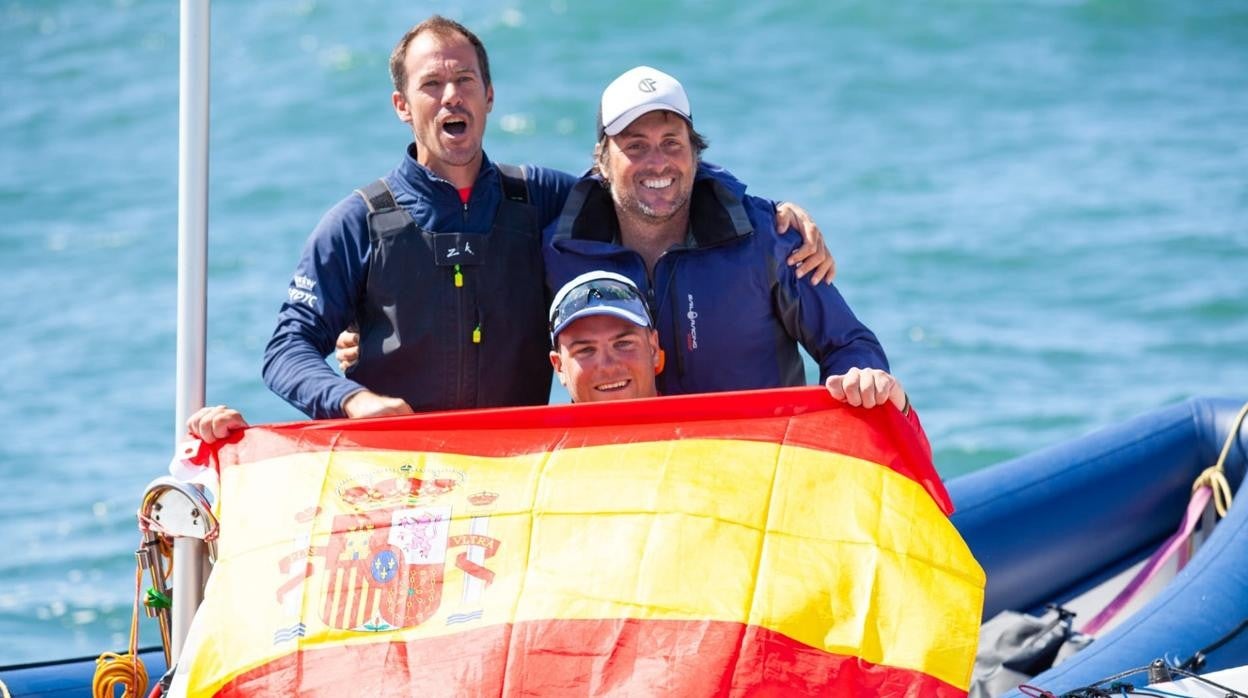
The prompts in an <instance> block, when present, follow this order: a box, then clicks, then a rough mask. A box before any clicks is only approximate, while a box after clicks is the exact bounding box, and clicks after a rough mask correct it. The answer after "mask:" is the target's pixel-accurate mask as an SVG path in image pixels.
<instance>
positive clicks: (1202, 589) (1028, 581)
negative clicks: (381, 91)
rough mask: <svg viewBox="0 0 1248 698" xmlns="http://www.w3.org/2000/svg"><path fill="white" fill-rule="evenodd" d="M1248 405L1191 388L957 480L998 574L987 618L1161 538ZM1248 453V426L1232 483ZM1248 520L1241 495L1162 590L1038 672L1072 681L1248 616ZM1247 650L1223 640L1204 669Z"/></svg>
mask: <svg viewBox="0 0 1248 698" xmlns="http://www.w3.org/2000/svg"><path fill="white" fill-rule="evenodd" d="M1242 405H1243V401H1242V400H1219V399H1200V398H1197V399H1191V400H1188V401H1186V402H1184V403H1182V404H1179V405H1174V406H1172V407H1168V408H1165V409H1162V410H1158V411H1156V412H1153V413H1150V414H1147V415H1144V416H1142V417H1138V418H1136V419H1133V420H1131V421H1129V422H1127V423H1125V424H1122V425H1120V426H1116V427H1112V428H1109V429H1105V430H1102V431H1099V432H1096V433H1094V434H1091V435H1089V436H1086V437H1084V438H1081V439H1077V440H1075V441H1071V442H1067V443H1064V444H1062V445H1059V446H1056V447H1053V448H1049V449H1046V450H1043V451H1039V452H1037V453H1034V454H1030V455H1028V456H1024V457H1022V458H1018V459H1015V460H1012V461H1008V462H1005V463H1002V464H1000V465H997V466H993V467H990V468H988V469H986V470H983V471H979V472H976V473H972V474H969V475H966V476H964V477H961V478H957V479H955V480H953V481H951V482H949V483H948V487H949V492H950V495H951V496H952V497H953V501H954V504H955V505H956V506H957V508H958V510H957V512H956V513H955V514H954V516H953V520H954V523H955V524H956V525H957V527H958V529H959V531H961V533H962V535H963V537H965V538H966V541H967V543H968V544H969V545H970V547H971V550H972V551H973V552H974V553H975V556H976V558H977V559H978V560H979V562H980V564H981V565H983V567H984V571H985V572H986V574H987V578H988V586H987V590H986V597H985V608H984V618H985V619H987V618H990V617H992V616H993V615H995V614H996V613H997V612H999V611H1001V610H1005V609H1013V610H1020V611H1033V612H1034V611H1035V610H1036V609H1038V608H1039V607H1042V606H1043V605H1044V604H1046V603H1051V602H1059V603H1060V602H1062V601H1064V600H1066V599H1069V598H1071V597H1073V596H1075V595H1077V594H1078V593H1080V592H1082V591H1084V590H1086V589H1088V588H1090V587H1091V586H1094V585H1095V584H1097V583H1099V582H1101V581H1103V580H1104V579H1106V578H1108V577H1109V576H1112V575H1113V574H1115V573H1117V572H1118V571H1120V570H1121V569H1122V568H1124V567H1125V566H1128V565H1130V564H1132V563H1134V562H1137V561H1138V560H1139V559H1141V558H1142V557H1144V556H1145V555H1147V554H1148V553H1150V552H1152V550H1153V549H1154V548H1156V547H1157V546H1158V545H1159V544H1160V543H1161V542H1162V541H1163V540H1165V538H1166V537H1168V536H1169V535H1170V534H1171V533H1173V532H1174V530H1175V528H1176V527H1177V525H1178V522H1179V520H1180V518H1181V517H1182V515H1183V510H1184V508H1185V507H1186V505H1187V502H1188V499H1189V497H1190V494H1191V486H1192V482H1193V481H1194V480H1195V479H1196V477H1197V475H1199V474H1200V472H1201V471H1203V470H1204V469H1205V468H1207V467H1209V466H1210V465H1213V464H1214V463H1215V462H1216V461H1217V458H1218V454H1219V452H1220V451H1221V448H1222V445H1223V443H1224V441H1225V439H1226V437H1227V434H1228V433H1229V431H1230V427H1231V423H1232V421H1233V420H1234V418H1235V416H1236V414H1237V413H1238V411H1239V409H1240V407H1241V406H1242ZM1246 453H1248V428H1245V427H1241V428H1240V430H1239V432H1238V434H1237V435H1236V439H1235V443H1234V445H1233V446H1232V448H1231V451H1230V454H1229V455H1228V458H1227V462H1226V464H1225V470H1226V475H1227V478H1228V480H1229V481H1230V483H1231V486H1232V488H1238V486H1239V483H1240V482H1241V481H1242V480H1243V477H1244V470H1245V461H1246V458H1245V454H1246ZM1245 528H1248V505H1244V504H1240V505H1238V506H1233V507H1232V508H1231V511H1230V512H1229V513H1228V516H1227V518H1226V519H1224V520H1223V521H1222V522H1221V523H1220V524H1219V525H1218V526H1217V527H1216V528H1215V529H1214V532H1213V534H1212V535H1211V536H1210V537H1209V539H1208V540H1207V541H1206V542H1205V544H1204V545H1203V546H1201V548H1200V549H1199V550H1198V551H1197V553H1196V555H1195V556H1193V559H1192V560H1191V562H1190V563H1189V564H1188V566H1187V567H1186V568H1185V569H1184V570H1183V571H1182V572H1181V573H1180V574H1179V576H1178V577H1177V578H1176V579H1175V580H1174V581H1172V582H1171V583H1170V584H1169V585H1168V586H1167V587H1166V589H1165V590H1164V591H1163V592H1162V593H1161V594H1160V595H1159V596H1158V597H1156V598H1154V599H1153V600H1151V601H1150V602H1149V603H1148V604H1146V605H1145V606H1144V607H1143V608H1142V609H1141V610H1140V611H1138V612H1137V613H1135V614H1134V615H1133V616H1132V617H1131V618H1130V619H1128V620H1127V621H1125V622H1123V623H1122V624H1121V625H1120V626H1118V627H1117V628H1115V629H1113V630H1112V631H1110V632H1109V633H1107V634H1106V635H1104V636H1102V637H1100V638H1098V639H1097V640H1096V641H1095V642H1094V643H1092V645H1091V646H1090V647H1089V648H1088V649H1085V650H1084V651H1083V652H1080V653H1079V654H1077V655H1075V656H1074V657H1072V658H1070V659H1068V660H1067V661H1066V662H1064V663H1062V664H1060V665H1059V666H1057V667H1055V668H1053V669H1051V670H1049V671H1047V672H1045V673H1043V674H1041V675H1040V676H1037V677H1036V678H1035V679H1033V680H1031V681H1029V682H1028V683H1029V684H1030V685H1033V686H1037V687H1041V688H1044V689H1046V690H1049V691H1052V692H1054V693H1059V694H1060V693H1061V692H1063V691H1068V690H1073V689H1075V688H1080V687H1082V686H1086V685H1089V684H1093V683H1095V682H1097V681H1098V680H1100V679H1103V678H1105V677H1107V676H1110V675H1113V674H1116V673H1118V672H1120V671H1124V670H1126V669H1131V668H1134V667H1139V666H1144V665H1146V664H1148V663H1149V662H1151V661H1152V660H1154V659H1157V658H1159V657H1168V658H1170V659H1180V660H1181V659H1186V658H1187V657H1189V656H1190V655H1192V654H1193V653H1194V652H1196V651H1197V650H1200V649H1201V648H1203V647H1206V646H1208V645H1210V644H1212V643H1214V642H1215V641H1217V640H1218V639H1220V638H1222V637H1223V636H1224V635H1226V634H1227V633H1229V632H1230V631H1232V630H1233V629H1234V628H1235V627H1236V626H1237V625H1239V623H1240V622H1241V621H1243V620H1244V619H1246V618H1248V533H1246V532H1245V531H1244V529H1245ZM1087 620H1088V619H1086V618H1084V619H1078V620H1076V623H1075V626H1076V627H1078V626H1079V624H1080V621H1085V622H1086V621H1087ZM1245 663H1248V638H1244V639H1243V641H1236V642H1231V643H1228V644H1227V645H1226V646H1224V647H1222V648H1221V649H1219V650H1218V651H1217V652H1216V653H1215V654H1212V655H1211V656H1210V662H1209V664H1208V665H1207V666H1206V667H1205V670H1206V671H1212V670H1217V669H1220V668H1227V667H1232V666H1240V665H1243V664H1245ZM1137 683H1138V681H1137ZM1009 695H1011V696H1014V695H1020V694H1018V693H1011V694H1009Z"/></svg>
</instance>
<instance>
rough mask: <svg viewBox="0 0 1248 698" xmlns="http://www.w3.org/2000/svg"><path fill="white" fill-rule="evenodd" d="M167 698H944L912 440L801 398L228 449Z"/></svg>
mask: <svg viewBox="0 0 1248 698" xmlns="http://www.w3.org/2000/svg"><path fill="white" fill-rule="evenodd" d="M205 456H206V457H207V458H208V459H209V460H210V461H211V463H212V465H213V466H214V467H215V468H216V469H217V470H218V472H219V477H220V495H219V501H218V503H217V509H218V515H219V518H220V520H221V530H220V537H219V540H218V542H217V549H218V560H217V563H216V566H215V569H214V570H213V573H212V575H211V577H210V578H209V581H208V585H207V589H206V593H205V599H204V603H203V605H202V606H201V607H200V609H199V611H198V613H197V614H196V617H195V620H194V622H193V623H192V627H191V632H190V636H189V637H188V638H187V641H186V644H185V648H184V652H183V657H182V661H181V662H180V666H179V668H178V673H177V679H176V680H175V688H176V689H177V692H179V693H185V694H186V695H193V696H207V695H226V696H233V695H247V696H254V695H292V694H299V695H305V694H311V695H322V694H323V695H394V696H409V695H465V696H477V695H480V696H487V695H488V696H498V695H504V696H522V695H523V696H530V695H559V696H562V695H573V696H575V695H680V696H719V695H727V696H747V695H778V696H779V695H783V696H789V695H864V696H865V695H889V696H915V697H918V696H965V695H966V692H967V688H968V686H969V683H970V672H971V668H972V665H973V662H974V655H975V649H976V642H977V636H978V629H979V622H980V614H981V610H982V604H983V590H984V574H983V571H982V569H981V568H980V566H979V565H978V564H977V563H976V561H975V559H974V558H973V557H972V556H971V553H970V551H969V550H968V548H967V546H966V544H965V543H964V542H963V541H962V539H961V537H960V536H959V535H958V533H957V531H956V530H955V529H954V527H953V525H952V524H951V523H950V522H949V520H948V513H949V512H950V511H951V510H952V507H951V504H950V502H949V498H948V495H947V493H946V492H945V490H944V487H943V486H942V485H941V483H940V480H939V478H938V476H937V474H936V472H935V469H934V468H933V466H932V462H931V457H930V453H929V452H928V450H927V449H926V444H925V442H923V441H922V440H921V438H920V437H919V436H918V435H916V434H915V432H914V431H913V430H912V428H911V427H910V425H909V424H908V423H907V422H906V420H905V418H904V417H902V416H901V415H900V413H898V412H897V411H896V410H894V409H891V408H877V409H872V410H867V409H861V408H851V407H846V406H844V405H841V404H838V403H835V402H834V401H833V400H832V399H831V398H830V397H829V396H828V395H827V394H826V392H825V391H824V390H822V389H821V388H805V389H788V390H773V391H757V392H744V393H725V394H716V395H700V396H684V397H674V398H662V399H657V400H638V401H627V402H619V403H602V404H591V405H563V406H552V407H538V408H520V409H503V410H480V411H465V412H448V413H440V414H429V415H417V416H412V417H401V418H387V419H378V420H365V421H346V420H342V421H326V422H305V423H298V424H288V425H274V426H267V427H255V428H250V429H247V430H246V431H245V432H242V433H241V434H238V435H235V438H232V439H230V440H229V441H228V442H226V443H224V444H219V445H218V447H217V448H216V449H214V450H211V451H210V452H208V453H206V454H205Z"/></svg>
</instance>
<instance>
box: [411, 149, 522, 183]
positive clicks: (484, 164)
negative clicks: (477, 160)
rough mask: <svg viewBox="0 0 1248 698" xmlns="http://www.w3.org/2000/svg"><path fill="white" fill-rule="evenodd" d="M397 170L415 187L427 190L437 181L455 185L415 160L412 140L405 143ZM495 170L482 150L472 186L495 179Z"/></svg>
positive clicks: (496, 169)
mask: <svg viewBox="0 0 1248 698" xmlns="http://www.w3.org/2000/svg"><path fill="white" fill-rule="evenodd" d="M398 170H399V176H401V177H402V178H403V180H404V181H406V182H408V183H410V184H411V186H413V187H415V188H417V189H423V190H427V189H428V188H429V187H432V186H433V185H434V184H435V183H438V182H440V183H443V184H447V185H450V186H451V187H452V188H454V187H455V185H454V184H451V182H450V181H449V180H447V179H445V178H443V177H441V176H440V175H437V174H435V173H434V172H433V170H431V169H429V168H428V167H425V166H424V165H422V164H420V163H419V162H417V160H416V143H414V142H413V143H408V144H407V150H406V151H405V152H404V155H403V161H402V162H400V163H399V167H398ZM497 172H498V168H496V167H494V163H493V162H491V161H490V156H488V155H486V154H485V151H482V152H481V169H480V170H477V178H476V181H475V182H474V183H473V188H476V187H478V186H480V185H481V184H482V183H483V182H486V181H488V180H490V179H496V178H497V177H498V175H497Z"/></svg>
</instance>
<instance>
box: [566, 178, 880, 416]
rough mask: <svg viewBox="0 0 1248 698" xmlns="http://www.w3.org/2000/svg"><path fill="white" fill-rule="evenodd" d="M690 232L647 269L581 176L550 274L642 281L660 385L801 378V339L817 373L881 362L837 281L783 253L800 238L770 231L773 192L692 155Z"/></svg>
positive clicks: (679, 387) (674, 388)
mask: <svg viewBox="0 0 1248 698" xmlns="http://www.w3.org/2000/svg"><path fill="white" fill-rule="evenodd" d="M689 218H690V226H691V231H690V239H689V240H688V241H687V244H684V245H678V246H675V247H673V248H671V249H669V250H668V251H667V252H665V253H664V254H663V256H662V257H660V258H659V260H658V262H657V263H656V264H655V269H654V275H653V277H651V276H649V275H648V274H647V272H646V267H645V262H644V261H643V260H642V258H641V255H639V254H638V253H636V252H634V251H632V250H630V249H628V248H625V247H623V246H621V245H620V244H619V230H620V227H619V221H618V219H617V218H616V216H615V209H614V207H613V206H612V202H611V196H610V193H609V192H608V191H607V190H606V189H605V188H603V186H602V183H601V180H600V179H598V178H596V177H593V176H587V177H584V178H582V179H581V180H580V181H579V182H577V184H576V186H575V187H574V188H573V190H572V193H571V194H570V195H569V197H568V202H567V205H566V206H565V207H564V210H563V213H561V214H560V216H559V219H558V220H557V221H555V223H553V224H551V225H550V226H548V227H547V229H546V233H545V237H546V245H545V246H544V247H543V248H542V251H543V255H544V256H545V259H546V279H547V284H548V285H549V286H550V287H551V288H554V289H558V288H559V287H560V286H561V285H562V284H564V283H566V282H567V281H568V280H570V279H572V278H574V277H575V276H577V275H578V274H581V273H583V272H586V271H590V270H594V269H606V270H609V271H614V272H617V273H621V274H624V275H626V276H628V277H629V278H631V279H633V281H634V282H636V283H637V285H638V287H639V288H641V289H643V290H644V291H645V292H646V293H647V295H648V297H649V300H650V304H651V307H652V310H653V311H654V312H655V318H656V319H655V322H656V324H657V328H656V329H658V331H659V343H660V345H661V346H662V348H663V351H664V352H666V355H667V361H666V367H665V368H664V370H663V372H662V373H661V374H660V375H659V381H658V387H659V392H660V393H662V394H664V395H678V394H684V393H700V392H712V391H722V390H745V389H755V388H772V387H782V386H794V385H804V384H805V382H806V377H805V372H804V370H803V366H802V360H801V356H800V354H799V352H798V345H801V346H802V347H804V348H805V349H806V351H807V352H809V353H810V355H811V356H812V357H813V358H814V360H815V361H816V362H817V363H818V364H819V378H820V380H823V379H825V378H827V377H828V376H830V375H836V374H840V373H844V372H845V371H847V370H849V369H850V368H854V367H857V368H879V369H883V370H888V359H887V358H886V357H885V355H884V349H883V348H882V347H881V346H880V343H879V341H878V340H877V339H876V337H875V335H874V334H873V333H872V332H871V331H870V330H869V329H867V328H866V327H865V326H864V325H863V324H862V323H861V322H859V321H858V319H857V318H856V317H855V316H854V314H853V312H852V311H851V310H850V309H849V306H848V305H847V304H846V303H845V300H844V299H843V298H842V297H841V294H840V293H839V292H838V291H837V290H836V288H835V287H833V286H829V285H825V284H820V285H818V286H814V285H812V284H811V283H810V282H809V281H808V280H807V279H801V280H799V279H798V278H797V277H796V274H795V272H794V269H793V268H792V267H790V266H789V265H788V264H787V263H786V260H787V259H788V256H789V254H790V253H792V252H793V251H794V250H795V249H796V248H797V247H798V246H799V245H800V244H801V236H799V235H797V234H796V233H795V232H792V231H790V232H788V233H786V234H784V235H780V234H778V233H776V230H775V205H774V204H773V202H770V201H767V200H765V199H760V198H758V197H754V196H747V195H746V194H745V185H744V184H742V183H741V182H740V181H738V180H737V179H736V178H734V177H733V176H732V175H731V174H729V173H728V172H726V171H725V170H723V169H720V168H718V167H716V166H714V165H709V164H707V163H703V164H701V165H699V167H698V171H697V175H696V177H695V182H694V187H693V193H692V195H691V200H690V216H689Z"/></svg>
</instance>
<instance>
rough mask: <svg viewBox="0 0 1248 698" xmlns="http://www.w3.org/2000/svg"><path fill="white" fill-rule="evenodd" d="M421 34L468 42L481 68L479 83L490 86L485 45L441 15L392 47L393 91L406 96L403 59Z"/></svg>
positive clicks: (409, 31) (488, 59) (421, 24)
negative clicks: (457, 36)
mask: <svg viewBox="0 0 1248 698" xmlns="http://www.w3.org/2000/svg"><path fill="white" fill-rule="evenodd" d="M423 32H432V33H434V34H437V35H438V36H440V37H442V38H451V37H453V36H455V35H456V34H458V35H460V36H462V37H463V38H465V39H467V40H468V43H470V44H472V48H473V50H475V51H476V52H477V65H478V66H479V67H480V68H481V81H482V82H484V83H485V86H486V87H489V86H490V57H489V56H487V55H486V54H485V44H483V43H481V39H479V38H477V35H476V34H473V33H472V31H471V30H469V29H468V27H465V26H464V25H462V24H460V23H459V22H456V21H455V20H453V19H447V18H446V17H443V16H442V15H433V16H431V17H430V18H429V19H426V20H425V21H423V22H421V23H420V24H417V25H416V26H414V27H412V28H411V29H408V30H407V33H406V34H404V35H403V38H402V39H399V43H397V44H395V45H394V51H393V52H392V53H391V54H390V79H391V80H393V81H394V89H395V90H397V91H398V93H399V94H406V93H407V92H406V90H407V70H406V69H405V68H404V66H403V62H404V59H406V58H407V47H408V46H410V45H411V43H412V41H413V40H415V39H416V37H417V36H419V35H420V34H421V33H423Z"/></svg>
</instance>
